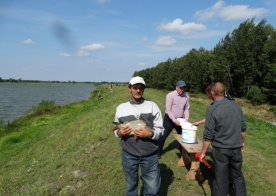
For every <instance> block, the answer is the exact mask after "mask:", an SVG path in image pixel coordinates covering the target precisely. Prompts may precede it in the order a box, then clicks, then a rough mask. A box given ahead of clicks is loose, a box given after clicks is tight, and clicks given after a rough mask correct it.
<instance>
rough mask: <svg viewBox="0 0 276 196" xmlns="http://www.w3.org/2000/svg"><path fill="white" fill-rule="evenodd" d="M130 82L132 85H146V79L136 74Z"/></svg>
mask: <svg viewBox="0 0 276 196" xmlns="http://www.w3.org/2000/svg"><path fill="white" fill-rule="evenodd" d="M129 84H130V85H134V84H143V85H145V86H146V83H145V80H144V79H143V78H141V77H140V76H135V77H133V78H131V79H130V81H129Z"/></svg>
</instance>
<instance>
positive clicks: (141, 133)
mask: <svg viewBox="0 0 276 196" xmlns="http://www.w3.org/2000/svg"><path fill="white" fill-rule="evenodd" d="M152 136H153V132H152V131H151V130H149V129H137V130H135V131H134V137H139V138H152Z"/></svg>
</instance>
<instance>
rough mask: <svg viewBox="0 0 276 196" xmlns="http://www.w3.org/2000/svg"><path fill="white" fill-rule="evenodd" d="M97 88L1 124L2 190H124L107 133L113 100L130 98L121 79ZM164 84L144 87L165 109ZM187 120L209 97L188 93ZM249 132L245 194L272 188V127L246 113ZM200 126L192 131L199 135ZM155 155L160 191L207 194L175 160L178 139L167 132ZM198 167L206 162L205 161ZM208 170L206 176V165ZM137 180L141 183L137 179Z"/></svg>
mask: <svg viewBox="0 0 276 196" xmlns="http://www.w3.org/2000/svg"><path fill="white" fill-rule="evenodd" d="M97 90H100V91H101V94H102V95H103V99H102V100H99V101H98V100H97V97H96V93H93V94H92V96H91V99H89V100H87V101H82V102H79V103H74V104H70V105H67V106H63V107H60V108H57V109H55V110H54V112H50V113H46V114H37V115H33V116H32V117H31V118H30V117H24V118H21V119H17V120H16V121H14V122H13V123H12V124H11V125H9V126H8V127H3V126H1V127H0V165H1V167H0V195H123V194H124V189H125V187H124V186H125V183H124V176H123V171H122V167H121V159H120V145H119V140H118V139H117V138H115V136H114V135H113V133H112V132H111V128H112V122H113V120H114V113H115V110H116V107H117V106H118V105H119V104H120V103H122V102H124V101H127V100H128V99H129V93H128V89H127V86H125V87H116V86H114V88H113V92H112V93H110V92H108V89H107V88H106V87H105V86H99V87H98V89H97ZM167 92H168V91H161V90H156V89H146V91H145V97H146V98H147V99H150V100H153V101H155V102H156V103H157V104H158V105H159V107H160V109H161V111H162V114H164V111H165V96H166V93H167ZM190 96H191V108H190V111H191V121H194V120H198V119H201V118H203V117H204V115H205V111H206V107H207V106H208V103H209V101H208V100H207V98H205V97H204V96H199V97H200V98H203V99H204V98H205V100H204V101H203V102H202V101H200V100H199V99H197V98H198V95H193V94H191V95H190ZM246 117H247V123H248V135H247V140H246V149H245V152H244V165H243V171H244V175H245V179H246V183H247V190H248V195H256V196H257V195H275V194H276V188H275V186H274V185H275V184H276V177H275V176H276V157H275V156H276V155H275V148H276V144H275V139H276V138H275V137H276V132H275V131H276V129H275V126H273V125H271V124H269V123H266V122H265V121H262V120H259V119H256V118H253V117H252V116H246ZM202 131H203V126H200V127H199V131H198V132H197V136H198V137H199V138H201V137H202ZM164 150H165V153H164V154H163V155H162V158H161V159H160V168H161V176H162V187H161V194H160V195H204V193H206V194H207V195H210V186H209V183H208V180H210V178H206V179H205V180H203V181H201V182H197V181H187V180H186V178H185V175H186V174H187V169H185V168H179V167H177V161H178V159H179V154H178V149H177V143H176V142H174V139H173V136H172V135H171V136H170V137H169V138H168V140H167V141H166V144H165V149H164ZM203 169H204V166H203ZM205 171H206V172H207V174H208V175H209V176H208V175H207V174H206V177H210V176H211V171H210V170H205ZM139 187H141V183H140V184H139Z"/></svg>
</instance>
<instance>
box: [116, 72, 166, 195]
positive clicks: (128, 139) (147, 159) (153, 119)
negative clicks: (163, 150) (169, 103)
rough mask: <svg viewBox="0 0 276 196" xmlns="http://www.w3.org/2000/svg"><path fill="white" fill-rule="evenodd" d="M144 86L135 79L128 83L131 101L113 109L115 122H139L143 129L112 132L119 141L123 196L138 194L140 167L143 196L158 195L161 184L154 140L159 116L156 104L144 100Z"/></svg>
mask: <svg viewBox="0 0 276 196" xmlns="http://www.w3.org/2000/svg"><path fill="white" fill-rule="evenodd" d="M145 86H146V83H145V81H144V79H143V78H141V77H139V76H136V77H133V78H131V80H130V81H129V86H128V88H129V92H130V95H131V99H130V100H129V101H128V102H125V103H122V104H120V105H119V106H118V107H117V109H116V114H115V120H114V121H115V122H116V123H120V124H126V123H127V122H131V121H133V120H137V119H139V120H143V121H144V122H145V123H146V127H145V128H139V129H135V130H133V129H132V128H131V127H130V126H121V128H119V129H117V130H114V132H115V135H116V136H117V137H119V138H121V147H122V165H123V170H124V174H125V182H126V195H138V179H139V178H138V170H139V166H140V168H141V178H142V181H143V188H144V189H143V195H158V194H159V190H160V184H161V176H160V168H159V164H158V155H157V153H158V139H159V138H160V136H161V135H162V134H163V132H164V128H163V126H162V124H163V121H162V114H161V111H160V109H159V107H158V106H157V104H156V103H154V102H152V101H148V100H145V99H144V98H143V93H144V90H145Z"/></svg>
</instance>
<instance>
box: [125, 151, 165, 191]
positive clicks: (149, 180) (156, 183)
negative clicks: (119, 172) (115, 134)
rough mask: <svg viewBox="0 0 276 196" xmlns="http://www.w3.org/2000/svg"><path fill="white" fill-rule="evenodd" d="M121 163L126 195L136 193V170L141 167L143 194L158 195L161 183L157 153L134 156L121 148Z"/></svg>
mask: <svg viewBox="0 0 276 196" xmlns="http://www.w3.org/2000/svg"><path fill="white" fill-rule="evenodd" d="M122 165H123V170H124V174H125V181H126V195H127V196H137V195H138V179H139V178H138V170H139V166H140V167H141V177H142V181H143V188H144V192H143V195H144V196H146V195H158V193H159V190H160V184H161V176H160V169H159V164H158V156H157V154H154V155H150V156H141V157H140V156H134V155H131V154H129V153H127V152H125V151H124V150H122Z"/></svg>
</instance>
